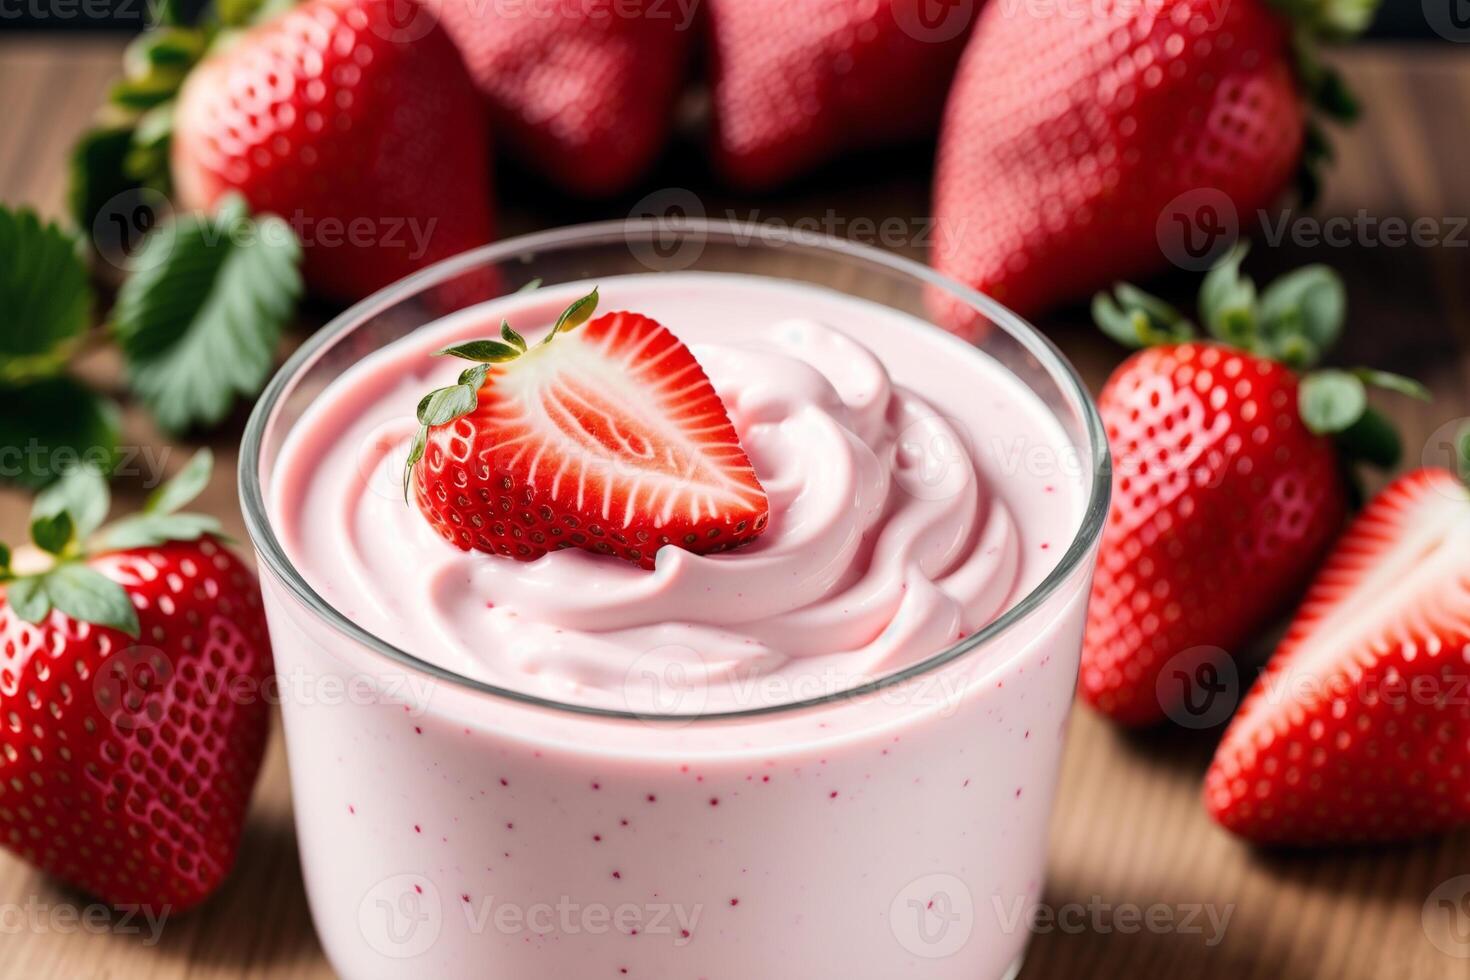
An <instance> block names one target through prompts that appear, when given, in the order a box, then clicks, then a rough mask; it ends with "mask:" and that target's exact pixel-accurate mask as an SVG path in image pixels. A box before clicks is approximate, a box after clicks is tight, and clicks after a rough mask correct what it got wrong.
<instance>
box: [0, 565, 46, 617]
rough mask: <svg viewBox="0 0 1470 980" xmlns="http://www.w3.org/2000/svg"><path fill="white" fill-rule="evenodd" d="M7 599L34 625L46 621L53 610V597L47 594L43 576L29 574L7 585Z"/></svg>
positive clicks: (18, 614) (17, 612) (17, 611)
mask: <svg viewBox="0 0 1470 980" xmlns="http://www.w3.org/2000/svg"><path fill="white" fill-rule="evenodd" d="M5 600H6V601H7V602H9V603H10V608H11V609H13V610H15V614H16V615H17V616H19V617H20V618H21V619H23V620H25V621H26V622H28V623H31V624H33V625H39V624H41V623H42V622H44V621H45V619H46V617H47V615H49V614H50V612H51V597H50V596H48V595H47V594H46V583H45V580H44V577H43V576H40V575H28V576H26V577H25V578H18V579H16V580H15V581H14V582H11V583H10V584H9V585H7V586H6V587H5Z"/></svg>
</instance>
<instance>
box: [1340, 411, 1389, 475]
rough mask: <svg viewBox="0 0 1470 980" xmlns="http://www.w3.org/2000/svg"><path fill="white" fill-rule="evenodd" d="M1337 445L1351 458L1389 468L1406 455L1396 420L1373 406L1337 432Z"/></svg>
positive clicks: (1380, 467)
mask: <svg viewBox="0 0 1470 980" xmlns="http://www.w3.org/2000/svg"><path fill="white" fill-rule="evenodd" d="M1337 444H1338V446H1339V447H1340V448H1341V449H1342V451H1343V452H1344V453H1345V454H1346V455H1347V456H1348V458H1350V459H1354V460H1361V461H1362V462H1364V463H1367V464H1368V465H1370V466H1376V467H1378V468H1379V469H1383V470H1390V469H1393V468H1394V467H1395V466H1397V465H1398V463H1399V459H1400V458H1401V457H1402V456H1403V454H1404V447H1403V443H1402V442H1401V441H1400V439H1399V434H1398V430H1396V429H1395V428H1394V427H1393V423H1392V422H1390V421H1389V420H1388V419H1387V418H1385V417H1384V416H1383V414H1382V413H1380V412H1378V411H1376V410H1375V409H1373V408H1372V407H1371V406H1370V407H1368V408H1365V409H1364V410H1363V414H1362V415H1361V416H1359V417H1358V420H1357V421H1356V422H1354V423H1353V424H1352V425H1350V426H1348V427H1347V428H1346V429H1344V430H1343V431H1341V432H1339V433H1338V434H1337Z"/></svg>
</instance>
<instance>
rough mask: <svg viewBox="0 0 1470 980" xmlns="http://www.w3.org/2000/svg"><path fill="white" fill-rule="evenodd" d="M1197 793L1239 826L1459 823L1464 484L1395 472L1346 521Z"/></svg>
mask: <svg viewBox="0 0 1470 980" xmlns="http://www.w3.org/2000/svg"><path fill="white" fill-rule="evenodd" d="M1205 804H1206V806H1207V807H1208V808H1209V811H1210V813H1211V814H1212V815H1213V816H1214V817H1215V819H1216V820H1218V821H1220V823H1221V824H1223V825H1224V826H1226V827H1227V828H1229V829H1230V830H1233V831H1234V832H1236V833H1238V834H1240V835H1241V836H1243V837H1247V838H1249V839H1251V840H1255V841H1261V842H1269V843H1326V842H1342V841H1360V840H1384V839H1391V838H1402V837H1412V836H1417V835H1421V834H1431V833H1437V832H1441V831H1446V830H1450V829H1453V828H1455V827H1458V826H1461V825H1464V824H1466V823H1470V492H1467V491H1466V489H1465V487H1464V486H1463V485H1462V484H1461V483H1460V482H1459V481H1458V480H1456V479H1455V477H1454V475H1453V474H1451V473H1449V472H1447V471H1445V470H1439V469H1428V470H1419V471H1417V472H1414V473H1410V474H1408V475H1407V476H1404V477H1401V478H1400V479H1399V480H1397V481H1396V482H1395V483H1394V484H1392V485H1391V486H1390V487H1389V488H1388V489H1387V490H1385V491H1384V492H1383V493H1381V494H1380V495H1379V496H1378V497H1377V498H1376V499H1375V500H1373V502H1372V503H1371V504H1369V506H1368V507H1367V509H1366V510H1364V511H1363V513H1362V515H1361V516H1360V517H1359V518H1358V519H1357V521H1356V522H1355V523H1354V524H1353V525H1352V527H1351V528H1350V529H1349V530H1348V532H1347V533H1346V534H1345V535H1344V536H1343V538H1342V541H1341V542H1340V543H1339V544H1338V546H1337V549H1336V550H1335V551H1334V552H1333V554H1332V556H1331V557H1330V558H1329V559H1328V561H1327V564H1326V565H1324V566H1323V568H1322V571H1321V572H1320V574H1319V575H1318V576H1317V579H1316V581H1315V582H1314V583H1313V584H1312V587H1311V590H1310V591H1309V592H1308V593H1307V597H1306V601H1305V602H1304V603H1303V604H1302V607H1301V611H1300V612H1299V613H1298V614H1297V617H1296V620H1295V621H1294V622H1293V623H1292V626H1291V629H1290V631H1289V632H1288V633H1287V635H1286V638H1285V639H1284V640H1283V641H1282V643H1281V646H1280V647H1279V648H1278V649H1277V651H1276V654H1275V656H1274V657H1272V659H1271V662H1270V663H1269V664H1268V665H1267V667H1266V670H1265V672H1264V673H1263V674H1262V675H1261V677H1260V678H1259V679H1258V680H1257V681H1256V685H1255V687H1254V688H1253V689H1252V690H1251V693H1250V694H1249V695H1248V696H1247V698H1246V700H1245V702H1244V703H1243V704H1242V705H1241V707H1240V711H1239V712H1238V713H1237V714H1236V716H1235V719H1234V721H1233V722H1232V723H1231V725H1230V728H1229V729H1228V730H1227V731H1226V733H1225V738H1224V740H1223V741H1222V742H1221V743H1220V747H1219V750H1218V751H1217V752H1216V754H1215V761H1214V763H1213V764H1212V765H1211V766H1210V770H1209V773H1208V775H1207V776H1206V777H1205Z"/></svg>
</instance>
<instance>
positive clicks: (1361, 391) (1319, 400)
mask: <svg viewBox="0 0 1470 980" xmlns="http://www.w3.org/2000/svg"><path fill="white" fill-rule="evenodd" d="M1297 406H1298V410H1299V411H1300V412H1301V417H1302V421H1303V422H1305V423H1306V424H1307V428H1309V429H1311V430H1312V431H1313V432H1315V433H1317V434H1318V435H1331V434H1333V433H1337V432H1345V431H1346V430H1347V429H1348V428H1349V427H1351V426H1352V425H1353V424H1355V423H1356V422H1357V421H1358V420H1359V419H1361V418H1362V417H1363V413H1364V412H1365V411H1367V408H1368V392H1367V389H1366V388H1364V387H1363V382H1362V381H1361V380H1359V379H1358V378H1357V377H1355V376H1354V375H1352V374H1349V373H1348V372H1346V371H1337V370H1327V371H1314V372H1313V373H1311V374H1309V375H1307V376H1306V377H1304V378H1303V379H1302V383H1301V389H1300V391H1299V392H1298V395H1297Z"/></svg>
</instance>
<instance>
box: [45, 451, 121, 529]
mask: <svg viewBox="0 0 1470 980" xmlns="http://www.w3.org/2000/svg"><path fill="white" fill-rule="evenodd" d="M111 506H112V495H111V493H109V492H108V489H107V480H106V479H105V478H104V477H103V476H102V473H101V471H100V470H98V469H97V468H96V467H95V466H92V465H90V464H88V463H82V464H80V465H77V466H73V467H72V468H71V469H69V470H67V471H66V473H65V474H63V475H62V477H61V479H59V480H57V481H56V482H55V483H53V484H51V486H49V487H47V488H46V489H45V490H43V491H41V493H39V494H37V496H36V502H35V504H34V505H33V506H32V507H31V516H32V517H33V518H34V517H55V516H56V515H57V514H63V513H64V514H66V515H68V516H69V517H70V518H71V521H72V523H73V524H74V525H75V527H76V536H77V538H78V539H79V540H85V539H86V538H87V537H89V536H90V535H91V534H92V532H93V531H95V530H97V529H98V528H99V527H101V526H102V522H103V521H105V520H107V511H108V508H109V507H111Z"/></svg>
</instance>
